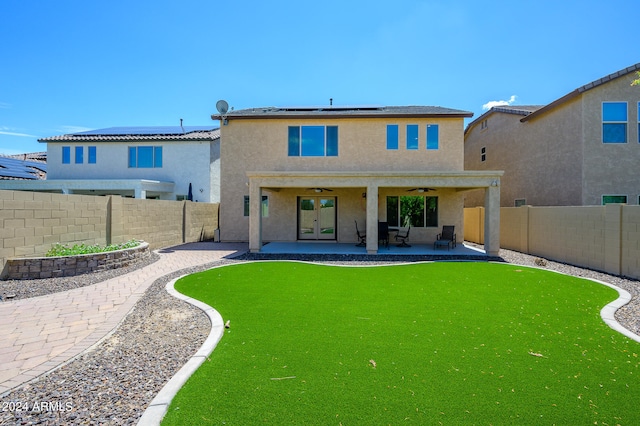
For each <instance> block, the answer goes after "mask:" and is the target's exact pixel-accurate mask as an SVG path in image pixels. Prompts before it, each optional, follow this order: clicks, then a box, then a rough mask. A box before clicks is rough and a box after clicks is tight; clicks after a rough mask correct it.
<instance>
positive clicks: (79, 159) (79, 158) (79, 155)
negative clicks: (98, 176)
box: [75, 146, 84, 164]
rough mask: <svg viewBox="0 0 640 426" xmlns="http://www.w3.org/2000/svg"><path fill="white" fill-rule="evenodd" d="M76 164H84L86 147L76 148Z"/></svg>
mask: <svg viewBox="0 0 640 426" xmlns="http://www.w3.org/2000/svg"><path fill="white" fill-rule="evenodd" d="M75 151H76V164H82V163H84V147H83V146H76V149H75Z"/></svg>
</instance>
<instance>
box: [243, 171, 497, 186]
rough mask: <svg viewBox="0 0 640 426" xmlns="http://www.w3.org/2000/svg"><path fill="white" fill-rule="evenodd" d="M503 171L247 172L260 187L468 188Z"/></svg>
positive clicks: (494, 182)
mask: <svg viewBox="0 0 640 426" xmlns="http://www.w3.org/2000/svg"><path fill="white" fill-rule="evenodd" d="M503 174H504V172H503V171H463V172H440V171H413V172H393V171H391V172H326V171H321V172H307V171H281V172H280V171H275V172H274V171H269V172H260V171H256V172H247V177H248V178H249V182H250V184H254V185H256V186H258V187H260V188H297V187H305V186H327V187H336V188H349V187H368V186H375V187H377V188H382V187H415V186H434V187H439V188H455V189H457V190H463V191H466V190H470V189H477V188H487V187H490V186H499V185H500V178H501V177H502V175H503Z"/></svg>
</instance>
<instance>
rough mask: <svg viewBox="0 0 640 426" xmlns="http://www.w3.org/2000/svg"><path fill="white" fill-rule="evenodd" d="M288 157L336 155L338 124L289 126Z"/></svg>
mask: <svg viewBox="0 0 640 426" xmlns="http://www.w3.org/2000/svg"><path fill="white" fill-rule="evenodd" d="M288 143H289V151H288V152H289V156H290V157H336V156H337V155H338V126H289V140H288Z"/></svg>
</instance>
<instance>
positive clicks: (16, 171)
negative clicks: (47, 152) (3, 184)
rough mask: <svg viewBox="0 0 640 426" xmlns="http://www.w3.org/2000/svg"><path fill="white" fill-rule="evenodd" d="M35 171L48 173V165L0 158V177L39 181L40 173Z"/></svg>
mask: <svg viewBox="0 0 640 426" xmlns="http://www.w3.org/2000/svg"><path fill="white" fill-rule="evenodd" d="M34 169H40V170H43V171H46V169H47V165H46V164H44V163H35V162H32V161H23V160H18V159H16V158H10V157H0V176H4V177H12V178H21V179H37V174H38V171H37V170H34Z"/></svg>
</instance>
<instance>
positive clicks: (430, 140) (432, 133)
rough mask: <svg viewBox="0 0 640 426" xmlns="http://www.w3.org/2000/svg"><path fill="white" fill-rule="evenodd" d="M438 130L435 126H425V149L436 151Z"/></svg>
mask: <svg viewBox="0 0 640 426" xmlns="http://www.w3.org/2000/svg"><path fill="white" fill-rule="evenodd" d="M438 133H439V129H438V125H437V124H428V125H427V149H438V138H439V134H438Z"/></svg>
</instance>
